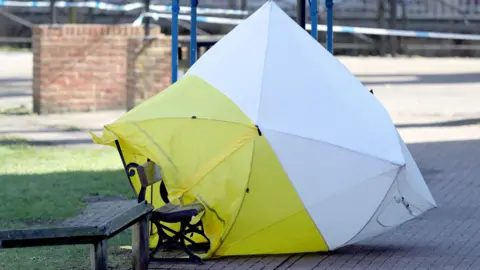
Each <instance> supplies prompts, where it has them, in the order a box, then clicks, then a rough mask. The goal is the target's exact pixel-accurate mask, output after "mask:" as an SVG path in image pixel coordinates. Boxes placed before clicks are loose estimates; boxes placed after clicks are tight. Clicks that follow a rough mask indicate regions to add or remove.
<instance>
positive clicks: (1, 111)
mask: <svg viewBox="0 0 480 270" xmlns="http://www.w3.org/2000/svg"><path fill="white" fill-rule="evenodd" d="M29 114H33V112H32V108H29V107H27V106H23V105H20V106H18V107H10V108H0V115H29Z"/></svg>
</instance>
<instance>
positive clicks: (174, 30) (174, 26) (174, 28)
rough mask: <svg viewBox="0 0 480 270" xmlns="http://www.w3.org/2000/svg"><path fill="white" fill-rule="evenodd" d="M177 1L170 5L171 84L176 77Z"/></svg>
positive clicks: (178, 7) (174, 0)
mask: <svg viewBox="0 0 480 270" xmlns="http://www.w3.org/2000/svg"><path fill="white" fill-rule="evenodd" d="M178 2H179V0H173V3H172V83H175V82H176V81H177V77H178V13H179V12H180V4H179V3H178Z"/></svg>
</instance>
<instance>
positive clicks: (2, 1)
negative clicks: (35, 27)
mask: <svg viewBox="0 0 480 270" xmlns="http://www.w3.org/2000/svg"><path fill="white" fill-rule="evenodd" d="M0 7H33V8H34V7H50V1H9V0H0ZM55 7H59V8H62V7H86V8H95V9H101V10H113V11H132V10H135V9H139V8H143V3H129V4H125V5H116V4H110V3H105V2H100V1H86V2H66V1H57V2H55ZM150 10H153V11H156V12H172V6H167V5H150ZM190 11H191V9H190V7H187V6H181V7H180V13H190ZM197 13H198V14H216V15H247V14H248V11H244V10H235V9H218V8H197Z"/></svg>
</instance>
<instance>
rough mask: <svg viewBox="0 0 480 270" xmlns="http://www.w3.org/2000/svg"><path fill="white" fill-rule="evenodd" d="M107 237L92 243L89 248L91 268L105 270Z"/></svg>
mask: <svg viewBox="0 0 480 270" xmlns="http://www.w3.org/2000/svg"><path fill="white" fill-rule="evenodd" d="M107 254H108V253H107V239H105V240H102V241H100V242H98V243H95V244H93V246H92V247H91V248H90V261H91V267H92V270H107Z"/></svg>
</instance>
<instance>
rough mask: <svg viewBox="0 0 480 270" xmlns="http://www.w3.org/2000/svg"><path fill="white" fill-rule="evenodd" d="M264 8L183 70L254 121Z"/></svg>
mask: <svg viewBox="0 0 480 270" xmlns="http://www.w3.org/2000/svg"><path fill="white" fill-rule="evenodd" d="M270 9H271V7H270V6H268V5H264V6H263V7H262V8H260V9H259V10H257V11H256V12H255V13H254V14H252V15H251V16H249V17H248V19H246V20H245V21H243V22H242V23H241V24H239V25H238V26H236V27H235V28H234V29H233V30H231V31H230V32H229V33H228V34H227V35H225V36H224V37H223V38H222V39H221V40H219V41H218V42H217V43H216V44H215V45H214V46H213V47H212V48H210V49H209V50H208V51H207V52H206V53H205V54H204V55H202V57H201V58H200V59H198V61H197V62H195V64H194V65H193V66H192V67H191V68H190V69H189V70H188V71H187V73H186V75H189V74H193V75H197V76H199V77H201V78H203V79H204V80H206V81H207V82H209V83H210V84H212V85H213V86H214V87H216V88H217V89H219V90H220V91H222V92H223V93H224V94H225V95H226V96H228V97H229V98H230V99H231V100H233V101H234V102H235V104H237V105H238V107H240V109H242V111H243V112H245V114H246V115H247V116H248V117H249V118H250V119H251V120H252V121H254V122H256V120H257V113H258V103H259V99H260V92H261V88H262V76H263V67H264V59H265V51H266V46H267V32H268V27H269V13H270Z"/></svg>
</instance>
